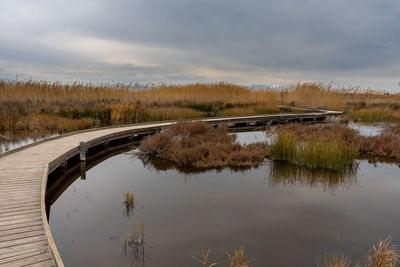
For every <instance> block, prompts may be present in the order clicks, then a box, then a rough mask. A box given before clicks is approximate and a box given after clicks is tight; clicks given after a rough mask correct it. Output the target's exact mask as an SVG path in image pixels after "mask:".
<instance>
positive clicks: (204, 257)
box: [192, 249, 217, 267]
mask: <svg viewBox="0 0 400 267" xmlns="http://www.w3.org/2000/svg"><path fill="white" fill-rule="evenodd" d="M210 252H211V250H210V249H208V250H203V249H202V250H201V257H200V258H197V257H195V256H192V257H193V259H195V261H196V262H198V263H200V264H201V265H202V266H203V267H214V266H216V265H217V263H216V262H212V260H210V259H209V257H210Z"/></svg>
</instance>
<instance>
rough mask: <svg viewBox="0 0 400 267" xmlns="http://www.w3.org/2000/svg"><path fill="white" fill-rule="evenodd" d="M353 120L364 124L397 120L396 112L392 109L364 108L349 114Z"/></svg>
mask: <svg viewBox="0 0 400 267" xmlns="http://www.w3.org/2000/svg"><path fill="white" fill-rule="evenodd" d="M349 117H350V119H352V120H360V121H364V122H383V121H392V120H394V119H396V116H395V114H394V112H393V111H392V110H390V109H381V108H362V109H357V110H354V111H351V112H349Z"/></svg>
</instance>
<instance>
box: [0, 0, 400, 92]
mask: <svg viewBox="0 0 400 267" xmlns="http://www.w3.org/2000/svg"><path fill="white" fill-rule="evenodd" d="M5 3H6V4H4V3H3V7H8V8H9V9H8V10H7V14H8V16H9V17H12V15H13V12H15V13H16V14H17V13H18V14H19V15H21V14H22V15H23V16H25V19H26V21H25V22H24V17H22V18H21V20H22V22H15V21H14V22H12V23H11V24H10V25H9V27H8V28H6V29H5V32H4V28H3V29H2V30H3V34H0V38H5V37H7V39H11V41H10V40H7V41H8V42H0V60H1V59H3V60H7V61H8V62H11V61H15V62H17V63H18V64H19V63H22V62H24V61H27V62H28V63H31V64H34V63H35V62H37V63H38V64H43V65H45V64H49V65H58V66H59V69H62V66H64V65H65V66H68V67H69V68H73V69H76V75H77V76H80V75H82V76H84V75H87V78H89V75H88V74H80V73H82V69H84V67H83V66H89V65H92V66H96V67H90V68H89V69H90V71H87V72H83V73H91V75H92V76H90V77H93V79H97V78H96V77H97V76H96V73H107V70H106V69H107V68H110V72H109V74H108V75H106V77H109V78H112V77H113V75H115V79H116V78H122V79H124V80H125V79H129V77H130V78H132V79H134V78H135V77H139V76H140V77H144V76H147V78H148V79H149V80H150V79H157V80H162V78H163V77H164V78H165V79H168V80H174V81H178V80H185V81H190V80H194V81H207V80H210V79H211V80H212V79H215V77H213V78H208V77H207V76H204V75H203V74H201V73H189V72H188V70H187V69H190V68H189V67H190V66H192V67H193V66H199V67H203V68H208V69H214V70H220V71H223V72H231V73H232V74H231V75H227V76H224V77H229V78H232V79H233V80H235V81H236V80H240V79H241V77H242V76H241V77H239V76H238V78H236V79H235V77H236V76H235V75H236V74H235V73H242V75H243V76H246V77H247V80H251V78H252V75H254V73H258V74H257V75H260V73H263V72H265V73H268V74H275V73H276V74H277V75H279V74H280V75H281V77H288V76H292V77H293V78H292V79H304V80H308V79H318V77H323V78H327V79H329V78H330V79H331V80H334V79H336V78H338V77H343V76H349V75H350V76H351V73H356V74H357V76H358V77H361V79H362V77H363V76H364V77H365V78H366V79H367V78H376V80H378V79H379V78H380V77H384V78H385V79H386V80H387V83H391V81H390V80H393V88H395V87H396V86H397V83H398V81H396V80H397V79H399V75H398V74H396V73H395V71H393V68H392V67H393V66H398V64H399V63H400V17H399V16H398V11H399V10H400V2H399V1H398V0H386V1H381V0H371V1H365V0H337V1H330V0H303V1H298V0H264V1H261V0H246V1H243V0H201V1H188V0H169V1H165V0H118V1H106V0H98V1H94V0H90V1H89V0H88V1H84V2H82V1H77V0H71V1H36V2H35V4H29V1H26V2H25V3H26V6H27V7H26V10H24V6H25V5H23V4H20V7H19V8H21V9H22V11H21V10H20V11H17V10H16V8H17V7H18V4H15V1H5ZM22 15H21V16H22ZM10 20H11V19H10ZM11 21H12V20H11ZM0 28H1V27H0ZM7 29H8V30H9V31H10V32H7V31H8V30H7ZM18 32H21V35H23V36H22V37H21V36H20V38H25V39H24V40H25V42H24V44H23V45H21V46H20V47H18V49H16V48H15V47H12V46H11V47H10V45H8V46H7V45H4V43H8V44H12V41H13V38H14V36H15V35H16V33H18ZM63 33H67V34H68V35H69V36H88V37H93V38H98V39H104V40H111V41H117V42H121V43H124V44H126V45H138V44H139V45H141V46H148V47H154V48H167V49H170V50H172V51H175V52H174V53H172V54H171V55H168V54H165V55H163V56H160V55H159V54H154V55H151V54H149V55H147V57H148V58H147V59H148V61H149V62H156V67H143V69H140V68H141V67H139V66H135V67H132V66H133V65H124V64H125V63H124V62H121V63H120V64H109V63H107V62H102V61H101V60H100V59H99V60H97V61H96V59H94V58H92V57H85V56H84V55H81V54H80V55H76V54H75V55H74V54H73V53H72V52H70V53H68V52H65V54H63V55H59V54H57V53H59V52H58V51H56V50H54V51H51V49H50V50H49V48H47V47H46V48H44V47H41V46H40V45H37V44H35V42H34V38H35V37H38V36H43V38H46V36H47V35H50V34H63ZM17 35H18V34H17ZM24 36H25V37H24ZM18 40H20V39H18ZM18 40H14V42H18ZM1 41H2V40H1ZM1 43H3V45H2V44H1ZM73 62H75V64H73ZM17 63H16V64H17ZM127 66H131V67H127ZM395 69H396V70H397V69H398V68H395ZM387 72H390V73H392V75H385V73H387ZM130 73H137V75H136V76H135V75H132V74H130ZM374 73H376V74H375V75H376V77H371V75H373V76H374ZM379 73H381V74H379ZM124 75H126V76H124ZM381 75H382V76H381ZM217 77H218V76H217ZM98 78H99V79H102V78H104V77H101V76H98ZM254 78H257V79H258V80H260V79H261V78H260V77H254ZM375 85H377V84H374V85H372V86H375ZM394 85H396V86H394ZM385 86H386V85H385Z"/></svg>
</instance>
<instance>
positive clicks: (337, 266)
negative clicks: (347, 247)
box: [317, 252, 351, 267]
mask: <svg viewBox="0 0 400 267" xmlns="http://www.w3.org/2000/svg"><path fill="white" fill-rule="evenodd" d="M350 264H351V259H350V258H349V257H347V256H345V255H344V254H342V253H340V252H335V253H332V254H326V255H325V256H323V264H322V265H321V266H323V267H350V266H351V265H350ZM317 266H320V265H319V264H318V263H317Z"/></svg>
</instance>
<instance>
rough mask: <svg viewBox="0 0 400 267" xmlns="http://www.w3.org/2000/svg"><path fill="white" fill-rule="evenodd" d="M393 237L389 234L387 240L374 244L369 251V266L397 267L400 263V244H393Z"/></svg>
mask: <svg viewBox="0 0 400 267" xmlns="http://www.w3.org/2000/svg"><path fill="white" fill-rule="evenodd" d="M391 242H392V238H391V237H390V236H388V237H387V238H386V239H385V240H382V241H379V242H378V243H377V244H375V245H373V246H372V248H371V249H370V250H369V252H368V256H367V266H368V267H395V266H398V263H400V251H399V249H398V246H394V245H391Z"/></svg>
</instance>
